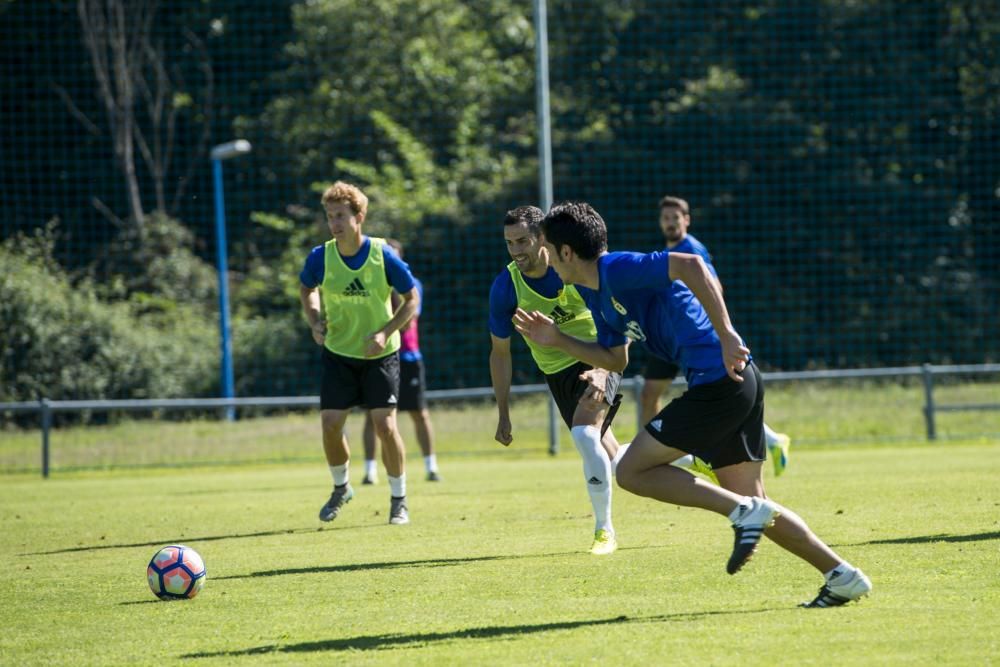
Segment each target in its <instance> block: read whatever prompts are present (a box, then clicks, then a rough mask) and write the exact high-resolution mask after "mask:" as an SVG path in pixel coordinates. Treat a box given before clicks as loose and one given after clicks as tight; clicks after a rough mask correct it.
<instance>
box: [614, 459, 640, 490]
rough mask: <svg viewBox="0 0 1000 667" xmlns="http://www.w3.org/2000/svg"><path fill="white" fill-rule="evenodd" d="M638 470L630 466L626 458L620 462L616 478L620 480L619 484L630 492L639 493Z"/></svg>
mask: <svg viewBox="0 0 1000 667" xmlns="http://www.w3.org/2000/svg"><path fill="white" fill-rule="evenodd" d="M637 473H638V471H637V470H636V469H635V468H634V467H632V466H630V465H629V464H628V463H627V462H626V460H625V459H622V460H621V461H619V462H618V468H617V469H616V471H615V479H616V480H617V481H618V486H620V487H621V488H622V489H623V490H625V491H628V492H629V493H637V489H638V479H639V476H638V474H637Z"/></svg>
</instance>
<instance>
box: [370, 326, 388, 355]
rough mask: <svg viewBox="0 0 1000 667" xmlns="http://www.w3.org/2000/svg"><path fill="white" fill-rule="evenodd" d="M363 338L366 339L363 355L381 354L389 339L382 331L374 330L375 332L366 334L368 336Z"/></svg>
mask: <svg viewBox="0 0 1000 667" xmlns="http://www.w3.org/2000/svg"><path fill="white" fill-rule="evenodd" d="M365 340H367V341H368V346H367V347H365V356H366V357H377V356H378V355H380V354H382V352H383V351H385V346H386V343H387V342H388V340H389V337H388V336H386V335H385V332H384V331H376V332H375V333H373V334H371V335H370V336H368V338H366V339H365Z"/></svg>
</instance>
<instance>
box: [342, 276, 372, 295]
mask: <svg viewBox="0 0 1000 667" xmlns="http://www.w3.org/2000/svg"><path fill="white" fill-rule="evenodd" d="M342 294H343V295H344V296H369V292H368V290H366V289H365V286H364V284H362V282H361V279H360V278H355V279H354V280H353V281H352V282H351V284H350V285H348V286H347V287H345V288H344V291H343V292H342Z"/></svg>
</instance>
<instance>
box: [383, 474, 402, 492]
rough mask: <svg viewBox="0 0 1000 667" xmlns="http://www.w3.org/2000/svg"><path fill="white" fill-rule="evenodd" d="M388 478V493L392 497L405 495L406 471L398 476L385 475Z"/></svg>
mask: <svg viewBox="0 0 1000 667" xmlns="http://www.w3.org/2000/svg"><path fill="white" fill-rule="evenodd" d="M386 477H388V478H389V495H391V496H392V497H393V498H402V497H404V496H405V495H406V473H405V472H404V473H403V474H402V475H400V476H399V477H393V476H392V475H386Z"/></svg>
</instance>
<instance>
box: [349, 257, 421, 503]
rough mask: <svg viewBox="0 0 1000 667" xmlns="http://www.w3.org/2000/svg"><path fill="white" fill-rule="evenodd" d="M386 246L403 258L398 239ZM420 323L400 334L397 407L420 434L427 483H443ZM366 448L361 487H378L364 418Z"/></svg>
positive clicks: (413, 322) (371, 430)
mask: <svg viewBox="0 0 1000 667" xmlns="http://www.w3.org/2000/svg"><path fill="white" fill-rule="evenodd" d="M386 243H388V244H389V246H390V247H391V248H392V249H393V250H395V251H396V254H397V255H399V258H400V259H402V258H403V245H402V244H401V243H400V242H399V241H397V240H396V239H386ZM413 284H414V285H415V286H416V288H417V293H418V294H419V295H420V308H421V309H423V303H424V286H423V284H421V282H420V280H419V279H417V277H416V276H414V277H413ZM392 299H393V307H394V308H396V307H398V305H399V295H398V294H397V293H395V292H393V295H392ZM419 319H420V311H419V310H418V311H417V314H416V315H414V316H413V319H412V320H410V321H409V322H407V323H406V324H405V325H404V326H403V329H402V330H401V331H400V332H399V333H400V347H399V403H397V405H396V410H397V411H398V412H406V413H408V414H409V415H410V419H412V420H413V429H414V430H415V431H416V433H417V442H418V443H419V444H420V451H421V453H422V454H423V455H424V468H425V469H426V471H427V481H428V482H439V481H441V476H440V473H439V472H438V464H437V456H436V455H435V454H434V428H433V426H432V425H431V415H430V412H429V411H428V410H427V398H426V395H425V391H426V387H427V378H426V373H425V370H424V357H423V355H422V354H420V340H419V336H418V329H417V326H418V325H417V320H419ZM363 440H364V447H365V476H364V479H362V480H361V483H362V484H376V483H378V466H377V465H376V463H375V456H376V454H377V451H378V448H377V444H376V441H375V429H374V427H373V424H372V420H371V415H370V414H368V413H366V415H365V427H364V431H363Z"/></svg>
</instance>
